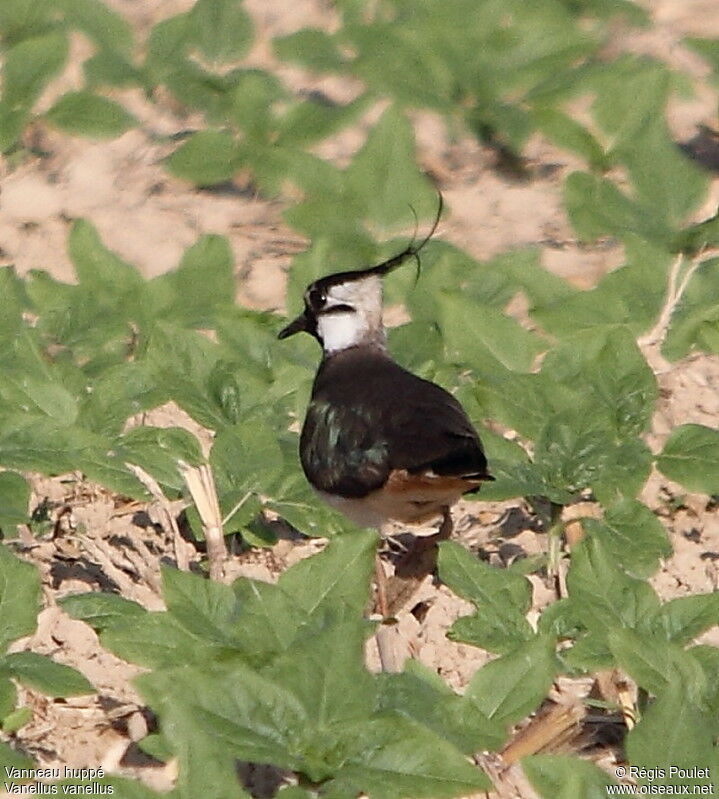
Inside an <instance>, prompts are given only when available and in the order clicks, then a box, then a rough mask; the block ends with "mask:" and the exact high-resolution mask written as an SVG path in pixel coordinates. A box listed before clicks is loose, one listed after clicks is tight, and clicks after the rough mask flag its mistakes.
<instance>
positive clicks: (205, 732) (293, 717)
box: [136, 662, 309, 769]
mask: <svg viewBox="0 0 719 799" xmlns="http://www.w3.org/2000/svg"><path fill="white" fill-rule="evenodd" d="M200 674H204V677H202V678H200ZM136 682H137V685H138V687H139V689H140V692H141V694H142V695H143V696H144V697H145V698H146V699H147V701H148V702H150V704H151V705H152V706H153V708H154V709H155V710H156V711H157V712H159V713H160V717H161V718H162V720H163V732H164V733H165V734H166V735H167V737H168V739H169V740H170V743H171V745H172V747H173V750H176V747H177V746H183V742H184V741H188V740H192V739H199V740H202V739H214V740H218V739H220V740H222V748H223V750H224V752H225V753H226V754H227V755H231V756H233V757H235V758H239V759H241V760H246V761H249V762H251V763H272V764H274V765H276V766H278V767H280V768H287V769H301V768H302V765H303V764H302V762H301V756H302V751H303V748H304V746H305V736H306V735H307V733H308V724H309V717H308V713H307V711H306V710H305V708H304V706H303V705H302V703H301V702H300V700H299V699H298V698H297V697H296V696H295V695H294V694H293V693H292V692H291V691H289V690H288V689H287V688H285V687H284V686H283V685H280V684H279V683H277V682H275V681H274V680H271V679H268V678H266V677H264V676H262V675H260V674H258V673H257V672H255V671H254V670H253V669H251V668H249V667H248V666H244V665H243V664H241V663H238V662H235V663H232V664H231V665H228V664H224V665H219V664H212V663H205V664H203V665H202V670H201V671H197V670H195V669H192V668H187V667H186V668H180V669H177V668H176V669H163V670H158V671H155V672H153V673H152V674H147V675H143V676H142V677H140V678H139V679H138V680H137V681H136Z"/></svg>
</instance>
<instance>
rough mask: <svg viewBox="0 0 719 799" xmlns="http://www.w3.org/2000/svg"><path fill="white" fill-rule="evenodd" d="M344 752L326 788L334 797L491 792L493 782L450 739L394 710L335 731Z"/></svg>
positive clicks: (432, 798)
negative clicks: (339, 764)
mask: <svg viewBox="0 0 719 799" xmlns="http://www.w3.org/2000/svg"><path fill="white" fill-rule="evenodd" d="M336 732H337V748H338V749H339V752H341V753H344V754H345V759H344V762H343V763H342V766H341V767H340V768H339V769H338V770H337V773H336V774H335V776H334V779H333V780H331V781H330V783H329V784H328V786H327V790H328V792H329V793H330V795H335V796H358V795H360V794H367V795H369V796H372V797H376V799H401V798H402V797H408V796H411V797H413V799H415V797H416V799H423V797H426V799H442V798H443V797H447V799H449V797H459V796H467V795H472V794H476V793H477V792H479V791H487V790H490V789H491V787H492V784H491V783H490V781H489V780H488V779H487V777H486V776H485V775H484V774H483V773H482V772H481V771H480V770H479V768H478V767H477V766H475V765H470V763H469V762H468V760H467V759H466V758H465V757H464V756H463V755H462V754H461V753H460V752H458V751H457V750H456V749H455V748H454V747H453V746H452V745H451V744H450V743H449V742H448V741H445V740H443V739H442V738H440V737H438V736H437V735H435V734H434V733H432V732H431V731H430V730H428V729H427V728H426V727H424V726H423V725H421V724H418V723H417V722H415V721H413V720H411V719H408V718H403V717H402V716H399V715H397V714H394V713H388V714H384V715H380V716H378V717H375V718H372V719H369V720H368V721H360V722H358V723H355V724H348V725H346V726H345V727H344V728H338V729H337V731H336Z"/></svg>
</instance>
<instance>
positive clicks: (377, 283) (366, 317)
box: [278, 194, 442, 354]
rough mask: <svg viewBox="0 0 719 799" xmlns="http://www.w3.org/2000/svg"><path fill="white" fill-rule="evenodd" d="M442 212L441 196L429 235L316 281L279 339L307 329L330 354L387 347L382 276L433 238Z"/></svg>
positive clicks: (414, 255)
mask: <svg viewBox="0 0 719 799" xmlns="http://www.w3.org/2000/svg"><path fill="white" fill-rule="evenodd" d="M441 214H442V195H441V194H440V195H439V207H438V209H437V216H436V218H435V220H434V224H433V225H432V229H431V230H430V232H429V234H428V235H427V236H426V237H425V238H424V239H423V241H421V242H420V243H419V244H415V243H414V242H413V243H412V244H410V245H409V246H408V247H407V248H406V249H404V250H403V251H402V252H401V253H399V254H398V255H395V256H393V257H392V258H390V259H389V260H387V261H383V262H382V263H381V264H377V265H376V266H370V267H367V268H365V269H357V270H354V271H351V272H338V273H337V274H334V275H327V276H326V277H322V278H320V279H319V280H315V281H314V283H310V285H309V286H308V287H307V289H306V290H305V294H304V304H305V307H304V311H303V312H302V313H301V314H300V315H299V316H298V317H297V318H296V319H294V320H293V321H292V322H290V323H289V325H287V327H285V328H283V329H282V330H281V331H280V333H279V336H278V337H279V338H281V339H283V338H288V337H289V336H293V335H294V334H295V333H300V332H303V331H304V332H305V333H309V334H310V335H312V336H314V337H315V338H316V339H317V340H318V341H319V343H320V344H321V345H322V348H323V349H324V351H325V353H326V354H330V353H333V352H339V351H340V350H345V349H349V348H350V347H356V346H359V345H361V344H370V345H375V346H381V347H382V346H384V338H385V336H384V327H383V325H382V278H383V277H384V276H385V275H386V274H388V273H389V272H391V271H392V270H393V269H396V268H397V267H398V266H399V265H400V264H402V263H404V262H405V261H407V260H408V259H410V258H417V254H418V253H419V251H420V250H421V249H422V248H423V247H424V245H425V244H426V243H427V242H428V241H429V240H430V238H432V236H433V235H434V232H435V230H436V229H437V225H438V223H439V218H440V216H441Z"/></svg>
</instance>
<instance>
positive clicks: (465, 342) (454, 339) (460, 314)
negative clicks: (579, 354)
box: [437, 296, 545, 371]
mask: <svg viewBox="0 0 719 799" xmlns="http://www.w3.org/2000/svg"><path fill="white" fill-rule="evenodd" d="M437 310H438V318H439V324H440V328H441V330H442V335H443V337H444V342H445V346H446V347H447V351H448V354H449V357H450V359H452V360H453V361H454V362H456V363H459V364H463V365H464V364H467V365H468V366H470V367H474V368H479V369H482V370H485V371H491V369H492V368H493V366H494V364H495V363H496V361H499V362H500V363H501V364H502V365H503V366H505V367H507V369H512V370H516V371H529V369H531V367H532V364H533V362H534V358H535V357H536V356H537V355H538V354H539V353H540V352H541V351H542V350H543V349H545V345H544V344H543V342H542V341H541V339H539V338H538V337H537V336H536V335H534V334H533V333H530V332H529V331H528V330H525V329H524V328H523V327H522V326H521V325H520V324H519V323H518V322H516V321H515V320H514V319H512V318H511V317H509V316H506V315H505V314H503V313H502V312H501V311H499V310H498V309H496V308H492V307H491V306H489V305H481V304H479V303H477V302H472V301H470V300H468V299H466V298H464V297H461V296H444V297H440V298H439V300H438V309H437Z"/></svg>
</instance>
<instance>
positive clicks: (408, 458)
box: [278, 193, 494, 538]
mask: <svg viewBox="0 0 719 799" xmlns="http://www.w3.org/2000/svg"><path fill="white" fill-rule="evenodd" d="M438 205H439V207H438V210H437V214H436V218H435V220H434V224H433V225H432V228H431V230H430V232H429V234H428V235H427V236H426V237H425V238H424V240H423V241H421V242H420V243H419V244H415V242H414V240H413V242H412V243H411V244H409V245H408V246H407V247H406V248H405V249H404V250H403V251H402V252H400V253H398V254H397V255H395V256H393V257H392V258H389V259H388V260H386V261H383V262H382V263H379V264H377V265H375V266H371V267H367V268H363V269H357V270H352V271H345V272H338V273H335V274H331V275H327V276H325V277H322V278H320V279H319V280H315V281H314V282H313V283H310V285H309V286H308V287H307V289H306V291H305V292H304V309H303V311H302V313H300V315H299V316H297V318H296V319H294V320H293V321H291V322H290V323H289V324H288V325H287V326H286V327H284V328H283V329H282V330H281V331H280V332H279V334H278V337H279V338H280V339H286V338H288V337H289V336H292V335H295V334H296V333H300V332H305V333H308V334H310V335H311V336H313V337H314V338H315V339H316V340H317V341H318V342H319V344H320V345H321V347H322V358H321V361H320V364H319V367H318V369H317V372H316V375H315V379H314V383H313V386H312V394H311V399H310V402H309V406H308V409H307V413H306V417H305V420H304V424H303V426H302V431H301V435H300V446H299V454H300V462H301V464H302V469H303V471H304V474H305V476H306V478H307V480H308V481H309V483H310V485H311V486H312V487H313V488H314V490H315V491H316V493H317V494H318V495H319V496H320V497H321V498H322V499H323V500H325V501H326V502H327V503H328V504H329V505H330V506H332V507H334V508H336V509H337V510H339V511H340V512H342V513H343V514H344V515H345V516H346V517H348V518H349V519H350V520H351V521H353V522H354V523H355V524H357V525H359V526H362V527H374V528H376V529H378V530H379V531H380V532H382V531H383V530H384V529H385V528H386V526H387V524H388V523H389V522H400V523H403V524H409V525H415V524H422V523H426V522H429V521H430V520H432V519H435V518H439V517H441V518H442V524H441V527H440V530H439V532H438V533H437V537H438V538H448V537H450V535H451V533H452V518H451V513H450V508H451V507H452V506H453V505H454V504H455V503H456V502H457V501H458V500H459V499H460V497H462V496H463V495H464V494H467V493H470V492H474V491H477V490H478V489H479V487H480V486H481V484H482V483H483V482H485V481H488V480H493V479H494V478H493V477H492V475H491V474H490V473H489V471H488V465H487V459H486V457H485V453H484V449H483V447H482V442H481V441H480V437H479V435H478V433H477V430H476V429H475V427H474V425H473V424H472V422H471V421H470V419H469V417H468V416H467V413H466V412H465V410H464V408H463V407H462V405H461V404H460V403H459V402H458V400H457V399H456V398H455V397H454V396H453V395H452V394H450V393H449V392H448V391H446V390H445V389H444V388H442V387H441V386H439V385H437V384H436V383H433V382H431V381H429V380H425V379H423V378H421V377H419V376H417V375H415V374H413V373H412V372H410V371H408V370H406V369H404V368H403V367H402V366H400V365H399V364H398V363H397V362H396V361H395V360H394V359H393V358H392V356H391V355H390V353H389V352H388V350H387V343H386V333H385V328H384V325H383V320H382V305H383V294H382V279H383V277H384V276H385V275H387V274H388V273H389V272H391V271H392V270H394V269H396V268H397V267H398V266H400V265H401V264H403V263H405V262H407V261H408V260H409V259H411V258H414V259H416V260H417V263H418V267H419V252H420V251H421V250H422V248H423V247H424V246H425V245H426V244H427V242H428V241H429V240H430V239H431V238H432V236H433V235H434V233H435V231H436V229H437V226H438V224H439V220H440V217H441V214H442V207H443V201H442V195H441V193H440V194H439V204H438Z"/></svg>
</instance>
